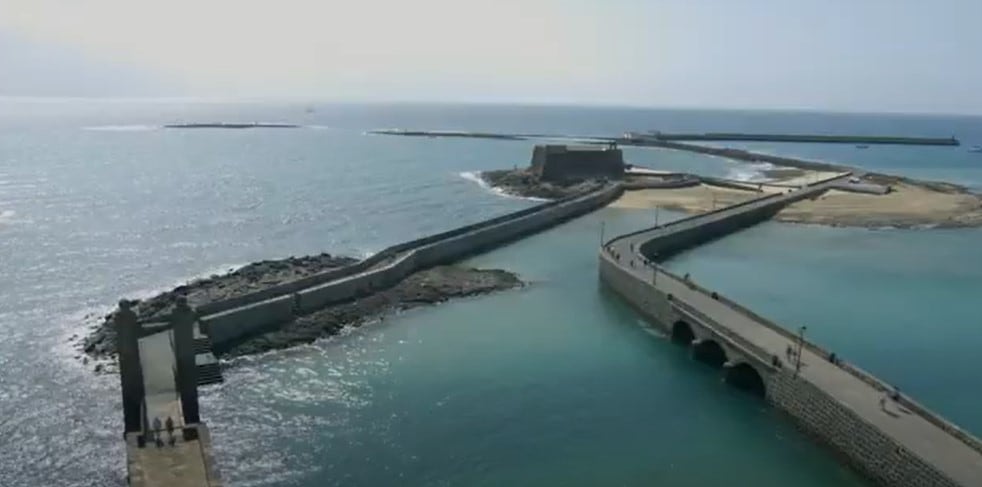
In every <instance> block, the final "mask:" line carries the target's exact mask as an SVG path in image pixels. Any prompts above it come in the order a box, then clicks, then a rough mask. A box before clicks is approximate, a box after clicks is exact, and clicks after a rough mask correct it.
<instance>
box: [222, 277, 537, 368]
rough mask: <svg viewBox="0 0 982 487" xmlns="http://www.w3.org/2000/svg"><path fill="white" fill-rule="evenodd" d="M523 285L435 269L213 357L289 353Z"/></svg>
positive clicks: (510, 279)
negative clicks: (347, 331)
mask: <svg viewBox="0 0 982 487" xmlns="http://www.w3.org/2000/svg"><path fill="white" fill-rule="evenodd" d="M522 285H523V283H522V281H521V280H520V279H519V278H518V276H516V275H515V274H513V273H511V272H508V271H503V270H497V269H474V268H470V267H462V266H437V267H433V268H430V269H427V270H424V271H420V272H417V273H415V274H412V275H410V276H409V277H407V278H406V279H404V280H403V281H402V282H400V283H399V284H397V285H395V286H394V287H391V288H389V289H386V290H383V291H379V292H376V293H374V294H372V295H369V296H366V297H363V298H361V299H357V300H354V301H350V302H346V303H340V304H337V305H333V306H328V307H327V308H324V309H322V310H319V311H316V312H314V313H311V314H308V315H305V316H300V317H297V318H296V319H294V320H293V321H291V322H289V323H285V324H283V325H282V326H281V327H280V328H279V329H277V330H273V331H270V332H267V333H264V334H261V335H257V336H252V337H249V338H246V339H244V340H242V341H239V342H237V343H233V344H232V345H231V346H230V347H228V348H226V349H223V350H217V352H218V353H219V354H220V355H222V356H225V357H229V356H240V355H248V354H256V353H262V352H266V351H269V350H276V349H282V348H289V347H293V346H296V345H302V344H305V343H310V342H313V341H314V340H317V339H318V338H322V337H327V336H331V335H335V334H337V333H338V332H339V331H340V330H341V329H342V328H344V327H345V326H360V325H361V324H363V323H366V322H370V321H374V320H377V319H382V318H383V317H384V316H386V315H389V314H392V313H395V312H398V311H402V310H407V309H410V308H416V307H419V306H428V305H434V304H438V303H442V302H444V301H447V300H449V299H452V298H459V297H467V296H475V295H480V294H487V293H491V292H495V291H502V290H507V289H512V288H516V287H520V286H522Z"/></svg>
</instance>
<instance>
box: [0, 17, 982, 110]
mask: <svg viewBox="0 0 982 487" xmlns="http://www.w3.org/2000/svg"><path fill="white" fill-rule="evenodd" d="M980 22H982V1H979V0H935V1H933V2H924V1H909V0H411V1H402V0H358V1H351V0H346V1H338V0H277V1H275V2H270V1H261V0H211V1H209V0H168V1H156V2H150V1H134V0H88V1H84V2H82V1H68V0H65V1H53V0H0V96H64V97H194V98H221V99H228V98H251V99H257V98H261V99H278V98H288V99H309V100H354V101H451V102H458V101H467V102H502V103H504V102H514V103H564V104H604V105H606V104H610V105H630V106H663V107H697V108H760V109H812V110H834V111H865V112H918V113H969V114H982V90H980V89H979V87H982V63H980V62H979V61H978V57H977V55H978V52H979V50H980V48H982V27H980V25H982V24H980Z"/></svg>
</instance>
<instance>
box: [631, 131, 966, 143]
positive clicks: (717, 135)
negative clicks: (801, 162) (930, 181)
mask: <svg viewBox="0 0 982 487" xmlns="http://www.w3.org/2000/svg"><path fill="white" fill-rule="evenodd" d="M628 137H631V138H641V139H645V138H650V139H654V140H664V141H720V142H737V141H741V142H807V143H818V144H860V145H864V144H898V145H960V144H961V143H960V142H959V141H958V139H956V138H954V137H898V136H882V135H830V134H754V133H741V132H706V133H668V132H659V131H652V132H648V133H646V134H641V133H630V135H628Z"/></svg>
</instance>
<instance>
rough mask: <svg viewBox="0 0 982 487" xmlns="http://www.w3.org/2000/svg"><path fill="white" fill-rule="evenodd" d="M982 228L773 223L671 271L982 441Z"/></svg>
mask: <svg viewBox="0 0 982 487" xmlns="http://www.w3.org/2000/svg"><path fill="white" fill-rule="evenodd" d="M979 242H982V230H979V229H965V230H931V231H904V230H887V229H884V230H862V229H843V228H828V227H822V226H816V225H788V224H781V223H776V222H767V223H764V224H761V225H758V226H756V227H753V228H750V229H748V230H746V231H743V232H740V233H737V234H734V235H731V236H729V237H727V238H726V239H724V240H719V241H716V242H713V243H710V244H708V245H705V246H703V247H699V248H697V249H695V250H693V251H690V252H687V253H685V254H682V255H681V256H679V257H678V258H676V259H674V260H673V261H671V262H670V267H671V268H673V269H676V270H678V271H680V272H689V273H691V274H692V276H693V279H696V280H698V281H700V282H702V283H704V284H707V285H709V286H710V287H712V288H714V289H716V290H718V291H720V292H722V293H724V294H726V295H728V296H730V297H733V298H735V299H736V300H737V301H739V302H741V303H743V304H745V305H747V306H749V307H751V308H752V309H754V310H755V311H757V312H759V313H761V314H762V315H764V316H767V317H769V318H772V319H774V320H775V321H777V322H779V323H782V324H784V325H785V326H788V327H794V328H796V327H798V326H801V325H805V326H807V327H808V331H807V334H808V336H809V337H810V338H812V339H814V340H816V341H817V342H818V343H821V344H823V345H824V346H826V347H827V348H829V349H830V350H832V351H835V352H836V353H837V354H838V355H840V356H842V357H843V358H844V359H845V360H848V361H852V362H854V363H856V364H858V365H860V366H861V367H863V368H865V369H867V370H869V371H870V372H873V373H874V374H875V375H877V376H878V377H880V378H881V379H884V380H886V381H888V382H890V383H892V384H894V385H896V386H898V387H900V388H901V390H903V391H906V392H907V393H909V394H911V395H912V396H913V397H914V398H915V399H917V400H918V401H920V402H922V403H923V404H925V405H926V406H928V407H930V408H931V409H934V410H936V411H938V412H940V413H942V415H944V416H945V417H947V418H948V419H950V420H952V421H954V422H955V423H956V424H958V425H960V426H962V427H965V428H967V429H968V430H970V431H972V432H974V433H975V434H976V435H979V434H980V433H982V414H979V412H980V411H982V394H979V392H978V385H979V378H978V371H979V369H980V368H982V356H980V355H979V354H978V353H977V349H978V345H979V344H980V343H982V328H980V327H979V324H980V321H979V314H978V312H979V302H978V296H982V259H980V256H982V254H980V253H979V248H978V245H979Z"/></svg>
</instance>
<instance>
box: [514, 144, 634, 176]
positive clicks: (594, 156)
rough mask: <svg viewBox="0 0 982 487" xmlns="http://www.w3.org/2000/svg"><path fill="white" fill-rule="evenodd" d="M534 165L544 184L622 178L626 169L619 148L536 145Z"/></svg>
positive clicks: (533, 169) (533, 155)
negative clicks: (573, 180) (569, 180)
mask: <svg viewBox="0 0 982 487" xmlns="http://www.w3.org/2000/svg"><path fill="white" fill-rule="evenodd" d="M531 166H532V172H533V173H534V174H535V175H537V176H538V177H539V179H541V180H543V181H564V180H568V179H585V178H604V177H606V178H620V177H622V176H623V175H624V167H625V166H624V154H623V153H622V152H621V150H620V149H616V148H612V147H602V146H592V145H591V146H567V145H537V146H535V149H534V150H533V151H532V163H531Z"/></svg>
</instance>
